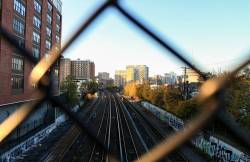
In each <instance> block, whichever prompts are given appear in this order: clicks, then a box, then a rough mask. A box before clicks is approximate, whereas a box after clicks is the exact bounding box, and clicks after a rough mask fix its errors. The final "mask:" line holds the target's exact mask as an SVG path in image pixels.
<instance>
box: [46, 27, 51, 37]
mask: <svg viewBox="0 0 250 162" xmlns="http://www.w3.org/2000/svg"><path fill="white" fill-rule="evenodd" d="M46 34H47V36H48V37H51V29H50V28H49V27H46Z"/></svg>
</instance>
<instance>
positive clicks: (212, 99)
mask: <svg viewBox="0 0 250 162" xmlns="http://www.w3.org/2000/svg"><path fill="white" fill-rule="evenodd" d="M111 7H112V8H114V9H116V10H117V11H118V13H119V14H121V15H122V16H123V17H125V18H126V19H127V20H128V21H129V22H130V23H132V24H133V25H134V26H135V27H136V28H138V29H140V30H141V31H142V32H144V34H145V35H147V36H148V37H149V38H151V39H152V40H153V41H155V42H156V43H157V44H159V45H160V47H161V48H163V49H164V50H165V51H166V52H168V53H171V54H172V55H173V56H175V57H176V58H177V59H179V60H180V61H181V62H183V63H184V64H185V65H187V66H188V67H189V68H192V69H193V70H195V71H196V72H197V73H198V74H199V75H200V76H201V77H202V78H203V79H204V80H207V78H206V76H205V75H204V74H203V73H202V72H201V71H200V70H199V68H198V67H197V66H195V65H194V64H193V62H191V61H190V60H188V59H187V58H186V57H185V55H184V54H182V53H180V52H179V51H178V50H176V49H175V48H174V47H173V46H171V45H170V43H169V42H166V41H164V40H163V39H162V37H161V36H160V35H158V34H156V33H155V32H153V31H155V30H152V29H151V28H148V27H147V26H146V25H145V24H143V23H142V22H140V20H139V19H137V18H135V15H134V14H131V13H130V12H128V11H127V10H126V9H125V8H124V7H123V6H122V5H121V4H120V3H119V2H118V1H116V0H108V1H106V2H104V3H103V4H102V5H101V6H100V7H98V8H96V9H95V11H94V12H93V13H92V14H90V15H89V17H88V18H87V19H86V21H85V22H82V24H81V25H80V27H79V28H78V29H77V30H76V31H75V32H74V34H73V35H72V36H71V37H70V38H69V40H68V41H67V42H66V43H65V45H64V46H63V47H62V48H61V50H60V51H57V49H56V47H55V46H54V47H53V48H52V50H51V51H50V52H49V58H45V57H43V58H42V59H41V60H40V61H38V60H37V59H36V58H34V57H33V56H32V54H31V53H30V52H29V51H27V50H26V49H22V48H19V46H18V42H17V40H15V39H14V36H13V35H11V34H10V33H8V32H7V30H6V29H4V28H3V27H1V28H0V34H1V38H2V39H4V40H5V41H7V42H8V43H9V44H11V45H13V46H14V47H16V48H17V49H18V50H19V51H20V53H22V55H23V56H25V57H26V58H27V59H28V60H29V61H30V62H33V63H35V64H36V66H35V67H34V68H33V70H32V72H31V74H30V84H31V85H38V86H37V88H36V90H35V92H34V94H33V96H35V97H36V98H39V100H35V101H32V102H30V103H29V104H27V103H24V104H23V105H22V106H21V107H20V108H19V109H17V110H16V111H15V112H14V113H12V114H11V115H10V116H9V117H8V118H7V119H6V120H5V121H4V122H2V123H1V125H0V142H2V141H3V140H4V139H5V138H6V137H7V136H8V135H9V134H10V133H11V132H12V131H13V130H14V129H15V128H16V127H17V126H18V125H20V124H21V123H22V122H23V120H24V119H25V118H27V117H28V115H29V114H30V113H31V112H32V111H35V110H36V108H37V107H38V106H39V105H40V104H41V103H42V102H43V101H45V100H49V101H50V102H51V103H53V104H54V105H55V106H56V107H60V108H61V109H62V110H63V111H64V112H65V113H66V114H67V115H68V116H69V117H70V118H71V119H72V120H73V121H74V122H75V123H77V124H78V125H79V126H80V128H81V129H83V130H84V132H87V133H88V135H89V137H90V138H92V139H94V140H95V141H97V144H98V145H99V146H101V147H102V148H103V149H104V150H105V151H106V152H107V153H108V154H110V155H112V152H110V150H108V149H107V147H106V146H105V145H103V143H102V142H101V141H100V140H99V139H98V138H97V137H96V136H95V135H94V134H93V133H92V132H91V131H90V130H89V129H88V128H87V126H86V125H85V123H84V121H81V120H80V119H79V118H77V117H76V115H75V114H74V113H73V112H72V111H71V110H69V109H68V108H67V107H65V106H64V104H62V103H61V101H60V100H59V99H58V98H55V97H53V95H52V89H51V85H52V84H53V79H50V77H51V75H49V74H48V71H49V69H50V68H52V66H53V64H55V62H56V61H57V60H58V59H59V58H60V56H61V55H62V54H63V53H64V52H65V51H66V50H67V49H68V48H69V47H70V46H71V45H72V44H73V43H74V42H75V40H76V39H77V38H78V37H79V36H80V35H81V34H84V33H86V29H87V28H89V27H90V25H91V24H92V23H93V22H94V21H95V20H96V19H97V18H98V17H100V15H101V14H102V13H104V11H105V10H107V9H108V8H111ZM136 17H137V16H136ZM249 63H250V59H248V60H245V61H244V62H242V63H241V65H240V66H238V67H236V68H235V70H234V71H232V72H231V73H230V74H228V75H227V76H225V77H224V78H218V79H214V80H207V81H205V82H204V84H203V85H202V87H201V91H200V94H199V96H198V99H199V102H200V103H201V105H202V106H203V109H202V111H201V113H200V114H199V115H197V116H196V117H195V118H193V119H192V120H191V121H190V122H189V123H188V124H186V126H185V127H184V128H183V129H181V130H180V131H178V132H177V133H175V134H174V135H172V136H170V137H168V138H166V139H165V140H164V141H163V142H162V143H160V144H158V145H157V146H156V147H154V148H153V149H151V150H150V151H148V152H147V153H145V154H144V155H142V156H141V157H140V161H157V160H159V159H161V158H162V157H164V156H167V155H168V154H169V153H170V152H172V151H173V150H175V149H176V148H177V147H179V146H180V145H182V144H183V143H184V142H185V141H187V140H189V139H190V138H191V137H192V136H193V135H194V134H195V133H196V132H197V131H198V129H199V128H201V127H203V126H204V124H205V123H206V122H207V121H208V119H210V118H211V116H213V117H215V118H217V120H218V121H220V122H221V123H223V124H224V125H225V127H227V128H228V130H229V131H230V132H231V134H233V135H234V136H235V137H237V138H238V141H239V142H240V144H241V145H242V146H245V147H247V148H250V138H249V133H248V132H246V131H245V130H243V129H241V128H240V126H239V125H238V124H237V123H235V122H234V120H233V119H232V118H231V117H230V116H228V115H227V113H226V111H225V107H224V105H225V104H224V100H223V93H224V91H225V88H226V87H227V86H228V85H230V83H231V81H232V79H233V78H234V76H235V75H236V74H237V73H238V72H239V71H240V70H241V69H242V68H243V67H245V66H246V65H248V64H249Z"/></svg>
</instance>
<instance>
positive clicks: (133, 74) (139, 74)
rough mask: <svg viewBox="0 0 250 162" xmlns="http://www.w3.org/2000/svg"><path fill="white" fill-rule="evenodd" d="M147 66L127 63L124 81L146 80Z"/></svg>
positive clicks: (141, 81) (138, 81) (139, 81)
mask: <svg viewBox="0 0 250 162" xmlns="http://www.w3.org/2000/svg"><path fill="white" fill-rule="evenodd" d="M148 71H149V70H148V67H147V66H146V65H127V66H126V82H127V83H129V82H136V83H143V82H145V81H148V73H149V72H148Z"/></svg>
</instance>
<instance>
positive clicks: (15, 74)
mask: <svg viewBox="0 0 250 162" xmlns="http://www.w3.org/2000/svg"><path fill="white" fill-rule="evenodd" d="M23 73H24V65H23V57H22V56H17V55H13V56H12V76H11V87H12V92H13V93H14V94H18V93H20V92H22V91H23V87H24V76H23Z"/></svg>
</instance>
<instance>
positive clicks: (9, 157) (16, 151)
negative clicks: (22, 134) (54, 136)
mask: <svg viewBox="0 0 250 162" xmlns="http://www.w3.org/2000/svg"><path fill="white" fill-rule="evenodd" d="M55 128H56V124H55V123H53V124H51V125H49V126H48V127H46V128H45V129H43V130H41V131H40V132H38V133H36V134H35V135H34V136H32V137H30V138H29V139H27V140H26V141H24V142H22V143H21V144H19V145H17V146H15V147H14V148H12V149H11V150H9V151H7V152H5V153H4V154H2V155H1V157H0V161H1V162H10V161H15V160H17V159H18V156H20V155H22V154H23V153H24V152H26V151H28V150H29V149H32V146H33V145H36V144H37V143H38V142H40V141H41V140H43V139H44V138H46V137H47V136H48V135H49V134H50V132H52V131H53V130H54V129H55Z"/></svg>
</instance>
